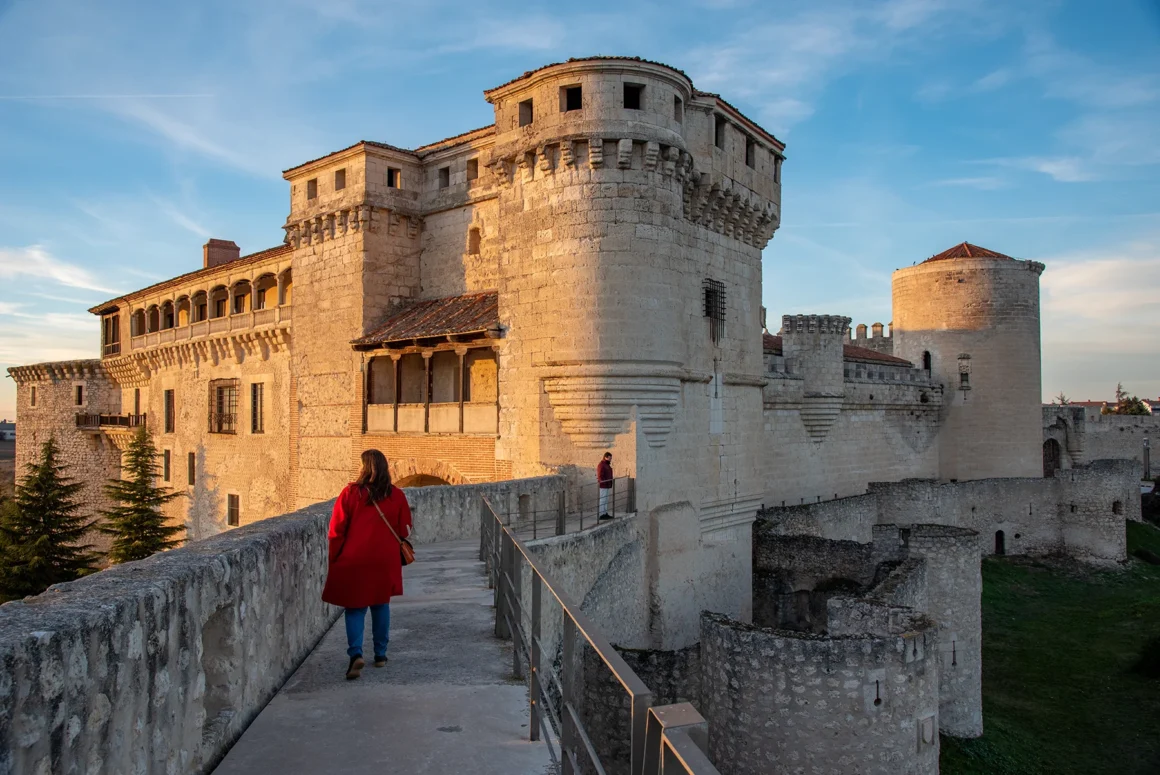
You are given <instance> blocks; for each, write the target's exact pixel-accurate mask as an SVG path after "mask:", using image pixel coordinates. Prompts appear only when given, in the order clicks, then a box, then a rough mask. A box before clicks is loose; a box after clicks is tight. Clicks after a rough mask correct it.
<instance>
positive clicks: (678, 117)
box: [673, 97, 685, 124]
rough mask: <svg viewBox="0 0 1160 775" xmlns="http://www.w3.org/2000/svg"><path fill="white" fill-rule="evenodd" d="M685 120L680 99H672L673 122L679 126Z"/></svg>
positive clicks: (683, 105) (683, 106)
mask: <svg viewBox="0 0 1160 775" xmlns="http://www.w3.org/2000/svg"><path fill="white" fill-rule="evenodd" d="M684 120H685V103H683V102H681V98H680V97H673V121H676V122H677V123H678V124H680V123H681V122H682V121H684Z"/></svg>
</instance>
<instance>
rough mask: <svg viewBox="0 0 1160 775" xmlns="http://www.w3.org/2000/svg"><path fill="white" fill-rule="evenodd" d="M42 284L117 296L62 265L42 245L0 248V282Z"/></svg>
mask: <svg viewBox="0 0 1160 775" xmlns="http://www.w3.org/2000/svg"><path fill="white" fill-rule="evenodd" d="M28 279H32V280H42V281H46V282H49V283H52V284H55V285H64V286H67V287H69V288H84V289H85V290H90V291H102V292H104V293H116V291H115V290H113V289H112V288H110V287H109V286H108V285H105V284H104V283H103V282H101V281H99V280H98V279H97V278H96V277H94V276H93V274H92V273H91V272H89V271H88V270H87V269H84V268H82V267H80V266H77V265H76V264H72V263H69V262H67V261H62V260H60V259H58V258H56V257H55V256H53V255H52V254H51V253H49V252H48V250H46V249H45V248H44V247H43V246H41V245H29V246H28V247H23V248H4V247H0V280H28Z"/></svg>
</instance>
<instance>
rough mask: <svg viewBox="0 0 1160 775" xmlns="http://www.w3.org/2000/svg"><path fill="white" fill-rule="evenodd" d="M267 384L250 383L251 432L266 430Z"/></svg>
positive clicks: (263, 431)
mask: <svg viewBox="0 0 1160 775" xmlns="http://www.w3.org/2000/svg"><path fill="white" fill-rule="evenodd" d="M265 396H266V386H265V385H264V384H263V383H261V382H255V383H253V384H252V385H250V433H265V432H266V409H265V403H266V401H265Z"/></svg>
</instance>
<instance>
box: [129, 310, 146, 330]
mask: <svg viewBox="0 0 1160 775" xmlns="http://www.w3.org/2000/svg"><path fill="white" fill-rule="evenodd" d="M144 333H145V310H143V309H139V310H134V312H133V315H132V317H130V318H129V336H141V335H143V334H144Z"/></svg>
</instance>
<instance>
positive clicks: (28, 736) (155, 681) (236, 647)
mask: <svg viewBox="0 0 1160 775" xmlns="http://www.w3.org/2000/svg"><path fill="white" fill-rule="evenodd" d="M329 516H330V504H329V503H325V504H318V505H316V506H312V507H309V508H306V509H302V510H301V511H298V512H295V513H292V514H287V515H285V516H282V517H277V518H273V519H269V520H265V521H262V522H259V523H257V524H254V525H249V526H246V527H243V528H240V529H238V530H234V531H231V532H229V533H226V534H224V535H219V536H216V537H213V538H210V539H207V540H205V541H202V542H199V543H196V544H192V545H190V546H188V547H186V548H182V549H176V550H174V551H171V552H166V553H164V554H161V555H157V556H154V557H151V558H149V559H147V560H142V561H140V562H134V563H127V564H125V565H120V566H116V567H114V568H111V569H109V570H106V571H103V572H101V573H98V574H95V575H93V576H90V577H87V578H84V579H81V580H79V581H74V582H71V583H68V584H61V585H58V586H56V587H54V588H52V589H50V590H49V591H48V592H45V593H44V594H42V595H38V596H36V597H32V598H28V599H26V600H24V601H22V602H14V603H7V604H5V605H4V606H0V665H2V666H3V669H2V670H0V772H5V773H17V772H20V773H23V772H28V773H32V772H45V773H48V772H62V773H63V772H135V773H142V774H145V773H150V774H151V773H173V772H208V771H209V770H211V769H212V767H213V765H214V764H215V763H216V761H217V760H218V758H220V756H221V755H222V753H223V752H224V751H225V750H226V749H227V748H228V747H229V745H230V744H231V743H232V742H233V740H234V739H236V737H237V736H238V735H239V734H240V733H241V731H242V730H243V729H244V728H245V727H246V725H247V724H249V722H250V720H251V719H252V718H253V717H254V716H255V715H256V714H257V713H258V711H259V710H260V709H261V708H262V707H263V706H264V705H265V703H266V702H267V701H268V700H269V699H270V697H271V696H272V695H273V694H274V692H275V691H276V690H277V688H278V687H279V686H280V685H281V684H282V682H283V681H284V680H285V679H286V677H287V676H289V675H290V673H291V672H293V670H294V669H295V668H296V667H297V666H298V664H299V662H300V661H301V660H302V659H303V658H304V657H305V656H306V654H307V653H309V651H310V650H311V649H312V648H313V647H314V645H315V644H316V643H317V641H318V639H319V638H320V637H321V636H322V635H323V633H325V632H326V630H327V629H328V628H329V627H330V625H331V623H332V622H333V621H334V619H335V617H336V615H337V612H338V609H336V608H333V607H331V606H329V605H326V604H324V603H322V602H321V600H320V599H319V596H320V594H321V591H322V581H323V576H324V574H325V569H326V556H327V547H326V524H327V519H328V518H329Z"/></svg>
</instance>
